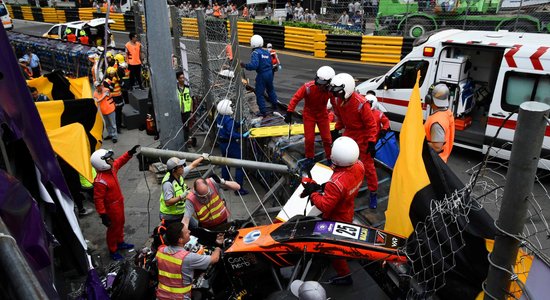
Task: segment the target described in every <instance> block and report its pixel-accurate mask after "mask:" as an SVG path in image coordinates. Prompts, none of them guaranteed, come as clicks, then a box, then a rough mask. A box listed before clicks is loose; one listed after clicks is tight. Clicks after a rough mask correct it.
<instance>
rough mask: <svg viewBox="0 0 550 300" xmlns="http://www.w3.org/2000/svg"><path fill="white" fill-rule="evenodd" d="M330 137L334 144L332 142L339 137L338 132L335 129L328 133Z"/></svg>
mask: <svg viewBox="0 0 550 300" xmlns="http://www.w3.org/2000/svg"><path fill="white" fill-rule="evenodd" d="M330 136H331V137H332V142H333V143H334V141H336V139H337V138H339V137H341V135H340V130H336V129H334V130H332V131H331V132H330Z"/></svg>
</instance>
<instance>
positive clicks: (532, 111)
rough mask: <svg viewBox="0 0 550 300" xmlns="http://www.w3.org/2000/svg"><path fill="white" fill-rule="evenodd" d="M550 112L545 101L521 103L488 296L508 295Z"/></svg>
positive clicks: (490, 271)
mask: <svg viewBox="0 0 550 300" xmlns="http://www.w3.org/2000/svg"><path fill="white" fill-rule="evenodd" d="M549 112H550V106H548V105H546V104H544V103H539V102H534V101H529V102H524V103H522V104H521V105H520V110H519V117H518V123H517V127H516V132H515V134H514V142H513V144H512V154H511V157H510V168H509V169H508V173H507V174H506V184H505V185H504V195H503V199H502V205H501V209H500V213H499V216H498V220H497V222H496V224H497V225H498V228H499V230H501V232H500V233H499V234H497V236H496V237H495V246H494V250H493V252H492V253H491V254H490V255H489V264H490V266H489V273H488V275H487V281H486V286H484V290H485V299H504V297H505V296H506V295H507V290H508V287H509V285H510V279H511V274H512V270H513V265H514V264H515V261H516V257H517V253H518V249H519V244H520V241H519V240H518V239H516V238H515V237H514V236H520V235H521V234H522V232H523V228H524V224H525V220H526V215H527V210H528V206H529V199H528V198H529V197H530V196H531V192H532V191H533V184H534V180H535V173H536V171H537V164H538V161H539V158H540V152H541V148H542V142H543V139H544V133H545V130H546V125H547V117H548V113H549ZM526 146H527V147H526Z"/></svg>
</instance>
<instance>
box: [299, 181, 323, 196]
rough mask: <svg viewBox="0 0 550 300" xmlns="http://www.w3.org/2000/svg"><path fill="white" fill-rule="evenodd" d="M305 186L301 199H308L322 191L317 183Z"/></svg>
mask: <svg viewBox="0 0 550 300" xmlns="http://www.w3.org/2000/svg"><path fill="white" fill-rule="evenodd" d="M303 185H304V191H303V192H302V193H301V194H300V197H301V198H304V197H308V196H309V195H311V194H313V193H314V192H318V191H320V190H321V186H320V185H319V184H318V183H316V182H308V183H303Z"/></svg>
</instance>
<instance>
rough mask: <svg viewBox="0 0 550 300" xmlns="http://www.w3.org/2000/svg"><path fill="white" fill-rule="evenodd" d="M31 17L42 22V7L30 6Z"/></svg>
mask: <svg viewBox="0 0 550 300" xmlns="http://www.w3.org/2000/svg"><path fill="white" fill-rule="evenodd" d="M31 13H32V17H33V19H34V20H35V21H38V22H44V15H43V13H42V8H40V7H32V8H31Z"/></svg>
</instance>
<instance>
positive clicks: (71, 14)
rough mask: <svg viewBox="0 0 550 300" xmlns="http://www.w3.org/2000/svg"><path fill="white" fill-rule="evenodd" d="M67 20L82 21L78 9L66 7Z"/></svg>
mask: <svg viewBox="0 0 550 300" xmlns="http://www.w3.org/2000/svg"><path fill="white" fill-rule="evenodd" d="M65 20H67V21H66V22H74V21H80V15H79V12H78V9H74V8H69V9H65Z"/></svg>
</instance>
